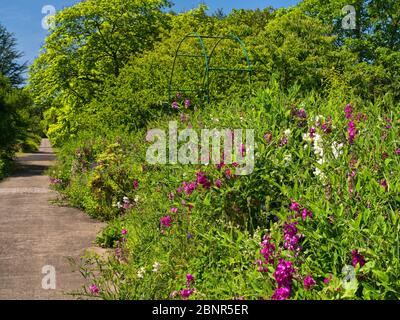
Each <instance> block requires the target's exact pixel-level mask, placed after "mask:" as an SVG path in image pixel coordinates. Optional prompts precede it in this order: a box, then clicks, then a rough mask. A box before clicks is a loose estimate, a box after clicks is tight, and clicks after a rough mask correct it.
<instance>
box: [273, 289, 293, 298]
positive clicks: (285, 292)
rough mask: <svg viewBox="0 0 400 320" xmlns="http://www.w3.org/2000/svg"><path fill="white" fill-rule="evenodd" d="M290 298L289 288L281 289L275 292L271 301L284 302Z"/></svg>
mask: <svg viewBox="0 0 400 320" xmlns="http://www.w3.org/2000/svg"><path fill="white" fill-rule="evenodd" d="M289 297H290V288H288V287H282V288H278V289H276V290H275V292H274V294H273V295H272V300H286V299H288V298H289Z"/></svg>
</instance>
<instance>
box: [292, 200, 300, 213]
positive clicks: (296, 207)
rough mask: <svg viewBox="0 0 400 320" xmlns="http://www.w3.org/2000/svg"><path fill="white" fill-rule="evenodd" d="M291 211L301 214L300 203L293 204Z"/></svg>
mask: <svg viewBox="0 0 400 320" xmlns="http://www.w3.org/2000/svg"><path fill="white" fill-rule="evenodd" d="M290 210H292V211H295V212H300V204H299V203H298V202H292V204H291V205H290Z"/></svg>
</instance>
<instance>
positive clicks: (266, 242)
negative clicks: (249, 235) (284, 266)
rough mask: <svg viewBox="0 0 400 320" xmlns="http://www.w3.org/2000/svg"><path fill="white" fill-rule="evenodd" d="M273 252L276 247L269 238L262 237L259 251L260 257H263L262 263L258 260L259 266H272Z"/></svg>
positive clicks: (273, 260)
mask: <svg viewBox="0 0 400 320" xmlns="http://www.w3.org/2000/svg"><path fill="white" fill-rule="evenodd" d="M275 251H276V247H275V245H274V244H273V243H271V236H264V237H263V241H262V242H261V250H260V253H261V255H262V256H263V257H264V261H261V260H260V261H261V264H259V265H260V266H262V265H263V264H273V263H274V262H275V258H274V256H275ZM259 271H260V270H259ZM263 271H264V270H263Z"/></svg>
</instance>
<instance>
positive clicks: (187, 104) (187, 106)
mask: <svg viewBox="0 0 400 320" xmlns="http://www.w3.org/2000/svg"><path fill="white" fill-rule="evenodd" d="M190 106H191V102H190V100H185V107H186V108H189V107H190Z"/></svg>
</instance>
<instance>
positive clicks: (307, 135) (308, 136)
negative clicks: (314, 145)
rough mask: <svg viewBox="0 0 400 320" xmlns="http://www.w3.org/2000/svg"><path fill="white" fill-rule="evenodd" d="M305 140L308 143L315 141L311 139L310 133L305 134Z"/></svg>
mask: <svg viewBox="0 0 400 320" xmlns="http://www.w3.org/2000/svg"><path fill="white" fill-rule="evenodd" d="M303 140H304V141H307V142H312V140H313V139H312V138H311V137H310V135H309V134H308V133H304V134H303Z"/></svg>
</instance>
